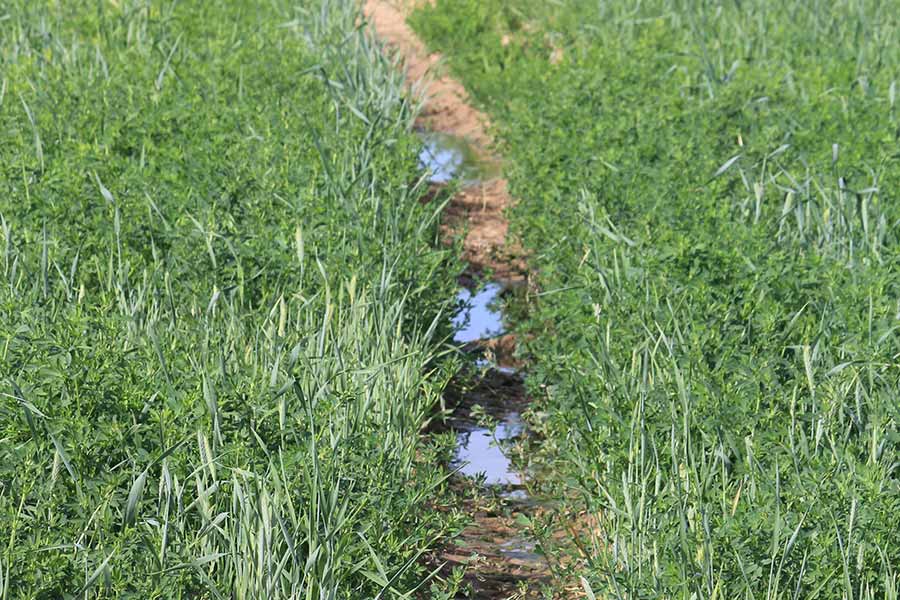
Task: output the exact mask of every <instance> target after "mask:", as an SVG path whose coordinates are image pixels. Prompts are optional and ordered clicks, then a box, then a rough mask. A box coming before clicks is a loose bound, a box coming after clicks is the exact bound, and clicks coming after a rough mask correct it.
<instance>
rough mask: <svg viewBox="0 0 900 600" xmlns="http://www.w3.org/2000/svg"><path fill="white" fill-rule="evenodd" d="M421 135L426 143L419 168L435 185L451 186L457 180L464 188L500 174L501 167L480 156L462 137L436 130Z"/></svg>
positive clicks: (421, 132)
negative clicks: (448, 184) (449, 184)
mask: <svg viewBox="0 0 900 600" xmlns="http://www.w3.org/2000/svg"><path fill="white" fill-rule="evenodd" d="M419 136H420V137H421V138H422V142H423V143H424V145H423V147H422V151H421V152H420V153H419V167H420V168H421V169H422V170H423V171H426V172H427V173H428V180H429V181H430V182H431V183H435V184H447V183H450V182H451V181H454V180H455V181H459V182H461V183H462V184H463V185H475V184H477V183H479V182H482V181H487V180H489V179H493V178H495V177H497V176H499V174H500V168H499V166H498V165H496V164H493V163H492V162H490V161H489V160H485V159H484V158H481V157H479V156H478V154H477V153H476V152H475V151H474V150H473V148H472V146H471V145H470V144H469V143H468V142H467V141H466V140H465V139H463V138H461V137H457V136H453V135H449V134H446V133H436V132H432V131H420V132H419Z"/></svg>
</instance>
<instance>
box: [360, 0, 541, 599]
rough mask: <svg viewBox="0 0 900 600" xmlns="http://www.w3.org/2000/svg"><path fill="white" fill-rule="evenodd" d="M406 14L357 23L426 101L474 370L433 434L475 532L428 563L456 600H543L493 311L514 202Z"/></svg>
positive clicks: (374, 10)
mask: <svg viewBox="0 0 900 600" xmlns="http://www.w3.org/2000/svg"><path fill="white" fill-rule="evenodd" d="M411 8H412V6H411V5H410V2H409V1H408V0H407V1H406V2H404V0H367V1H366V2H365V5H364V13H365V15H366V18H367V20H368V22H369V24H370V25H371V26H372V27H373V28H374V31H375V33H376V35H377V36H378V37H379V38H380V39H381V40H382V41H383V42H384V43H385V44H386V46H387V48H388V51H390V52H396V53H398V54H399V55H400V57H401V59H402V65H403V68H404V69H405V75H406V78H407V82H408V84H409V86H410V87H411V88H412V90H413V92H414V93H419V92H422V91H424V93H425V96H424V97H425V102H424V108H423V111H422V113H421V116H420V118H419V120H418V121H417V124H416V125H417V128H419V129H420V133H421V135H422V136H423V142H424V144H423V145H424V149H423V152H422V155H421V156H420V163H421V166H422V168H423V170H426V171H427V172H428V177H429V179H430V181H431V184H432V186H433V190H440V189H441V188H442V187H443V186H447V185H452V186H454V188H452V189H457V190H458V192H457V193H455V194H454V196H453V197H452V199H451V200H450V203H449V205H448V207H447V209H446V211H445V213H444V218H445V221H444V225H443V226H442V233H443V236H444V238H445V239H446V240H448V241H449V240H452V239H454V238H457V237H460V236H462V238H463V243H462V246H463V250H462V252H463V255H462V258H463V260H464V261H466V262H467V263H468V269H467V271H466V274H465V275H464V277H463V278H462V279H461V283H462V284H463V285H464V286H465V287H464V288H463V289H462V290H461V291H460V300H462V301H463V302H464V303H465V304H466V305H467V308H465V309H464V310H463V311H461V312H460V314H458V315H456V317H455V318H454V324H455V325H456V328H457V334H456V341H457V342H458V343H459V344H460V346H461V348H462V349H463V351H465V352H469V353H471V354H473V360H472V365H473V368H472V369H470V370H468V371H467V372H466V373H463V374H462V375H461V376H460V378H459V379H458V380H457V381H455V382H453V383H452V384H451V386H450V389H448V391H447V398H446V399H447V401H448V405H449V406H450V407H452V408H453V412H452V414H451V416H450V417H449V418H448V419H447V420H446V421H444V422H442V423H438V424H435V425H434V427H435V428H437V429H450V430H452V431H453V432H454V433H455V434H456V436H457V450H456V455H455V457H454V459H453V461H452V462H451V465H450V467H451V468H455V469H456V470H457V473H456V474H455V476H454V479H453V482H454V486H455V487H456V489H457V493H458V496H459V498H460V503H461V504H462V506H461V508H462V510H464V511H466V512H467V513H468V514H469V515H470V516H471V517H472V523H471V525H470V526H469V527H467V528H466V529H465V530H464V531H463V532H462V534H461V535H460V536H459V537H458V538H457V539H455V540H454V542H453V543H452V544H451V545H450V546H448V547H446V548H443V549H441V550H440V551H439V552H437V553H436V554H435V555H434V556H432V557H431V561H432V562H433V563H435V564H437V565H442V572H443V573H444V574H445V575H449V574H450V572H451V571H452V570H453V569H454V568H458V567H465V579H464V581H465V583H466V584H467V588H468V589H466V590H463V593H465V594H466V595H465V596H461V597H467V598H485V599H487V598H490V599H518V598H521V599H525V598H541V597H542V595H541V589H542V587H544V586H546V585H547V584H548V582H549V575H550V570H549V566H548V564H547V561H546V559H545V558H544V556H543V555H542V553H541V552H540V548H539V547H538V545H537V544H536V543H535V541H534V540H532V539H530V538H529V536H528V533H527V527H525V526H523V525H522V522H523V521H527V519H528V518H529V517H530V516H532V515H533V514H534V513H535V512H536V511H539V510H540V506H539V503H538V502H536V501H535V500H534V499H532V498H530V497H529V495H528V492H527V490H526V486H525V483H526V480H527V476H528V474H527V473H524V472H519V470H518V469H517V468H516V465H515V464H514V462H513V461H511V460H510V458H509V457H510V447H511V446H512V445H513V444H516V443H517V442H518V441H519V440H520V439H521V438H522V436H525V435H527V430H526V427H525V426H524V424H523V422H522V419H521V415H522V412H523V411H525V410H526V408H527V406H528V403H529V399H528V397H527V394H526V392H525V387H524V385H523V380H522V375H521V372H520V369H521V368H522V366H523V365H522V364H520V363H519V362H518V361H517V360H515V359H514V358H513V357H514V353H515V340H516V338H515V336H514V335H510V334H507V333H506V331H505V327H504V323H503V316H502V301H500V299H501V296H502V294H503V293H504V291H505V290H507V289H509V288H511V287H514V286H518V285H522V284H523V283H525V282H526V271H525V261H524V255H523V252H522V249H521V247H519V246H517V245H516V244H514V243H512V242H511V241H510V240H509V239H508V238H507V234H508V229H509V224H508V221H507V219H506V216H505V211H506V210H507V208H508V207H509V206H510V205H511V204H512V198H511V197H510V195H509V191H508V185H507V182H506V180H505V179H504V178H503V177H502V175H501V173H502V165H503V161H502V160H501V158H500V157H499V156H497V155H495V154H494V153H493V148H494V142H493V139H492V138H491V136H490V134H489V123H488V120H487V117H486V116H485V115H484V114H483V113H481V112H480V111H478V110H477V109H475V108H474V107H473V106H472V105H471V103H470V102H469V98H468V94H467V93H466V90H465V88H464V87H463V86H462V85H461V84H460V83H459V82H458V81H456V80H455V79H453V78H452V77H450V76H449V75H448V74H447V73H446V71H445V70H443V69H442V67H441V57H440V56H439V55H438V54H434V53H430V52H428V50H427V49H426V47H425V46H424V44H423V43H422V42H421V41H420V40H419V39H418V38H417V37H416V35H415V34H414V33H413V31H412V30H411V29H410V27H409V26H408V25H407V24H406V16H407V14H408V13H409V10H410V9H411ZM485 281H487V282H488V283H487V284H484V282H485Z"/></svg>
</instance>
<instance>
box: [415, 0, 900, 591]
mask: <svg viewBox="0 0 900 600" xmlns="http://www.w3.org/2000/svg"><path fill="white" fill-rule="evenodd" d="M898 15H900V5H898V4H897V2H893V1H888V2H875V1H870V0H848V1H843V2H834V3H822V2H794V1H789V2H782V3H772V2H766V1H764V0H759V1H756V0H751V1H745V2H740V3H738V2H726V3H719V4H711V3H706V2H700V1H695V0H685V1H680V2H679V1H674V0H651V1H643V2H619V3H597V2H586V1H581V0H568V1H562V2H552V3H551V2H538V1H537V0H513V1H511V2H501V1H500V0H488V1H478V2H476V1H475V0H462V1H453V2H451V1H449V0H438V2H437V3H436V4H435V5H434V6H433V7H426V8H423V9H421V10H420V11H419V12H418V13H416V15H414V17H413V24H414V26H415V27H416V29H417V30H418V31H419V32H420V33H421V34H422V35H423V37H425V39H426V40H427V41H428V43H429V44H430V45H431V47H433V48H434V49H435V50H440V51H442V52H444V53H445V55H446V57H447V59H448V62H449V66H450V68H451V70H453V71H454V72H455V73H456V74H457V75H458V76H460V77H461V78H462V80H463V82H464V83H465V85H466V86H467V88H468V89H469V90H470V91H471V92H472V93H473V96H474V98H475V99H476V101H478V102H479V103H481V104H482V105H483V106H484V107H486V108H487V109H488V110H489V111H490V113H491V115H492V117H493V120H494V122H495V123H496V127H497V130H498V136H499V138H500V139H501V145H502V149H503V151H504V152H505V153H506V155H507V156H508V157H509V159H510V163H511V166H510V168H509V177H510V179H511V187H512V192H513V194H514V195H515V196H517V197H518V198H519V199H520V202H519V204H518V206H517V208H516V209H515V210H514V212H513V215H512V218H513V222H514V228H515V231H516V232H517V233H518V234H519V235H520V236H521V237H522V238H523V240H524V242H525V244H526V246H528V247H529V248H530V251H531V260H532V265H533V268H534V270H535V273H536V276H537V278H538V282H539V284H540V287H541V288H542V290H543V293H542V295H540V296H539V297H532V298H531V303H530V305H529V307H528V309H529V311H530V316H529V317H528V318H527V320H526V321H525V322H523V324H522V329H523V330H525V331H527V332H528V333H530V334H533V336H529V337H525V338H524V339H530V340H532V341H531V342H529V343H528V344H527V347H526V349H525V352H527V353H528V354H530V355H532V356H533V357H534V360H535V365H534V367H533V369H532V375H531V384H532V389H533V390H534V391H535V394H536V396H537V403H538V404H537V407H536V410H535V415H534V420H533V422H534V426H535V427H536V428H537V429H538V430H539V431H540V432H541V433H542V434H543V436H544V439H543V442H542V452H541V456H540V460H541V461H542V463H543V465H542V466H543V467H544V468H545V469H546V472H548V473H552V474H553V476H552V477H551V478H550V480H549V481H548V482H547V486H548V491H549V492H551V493H556V494H558V495H559V496H561V497H563V498H565V499H566V502H567V503H569V505H570V507H571V508H572V509H573V510H578V509H585V508H586V509H587V510H588V511H589V512H590V513H591V514H593V515H596V517H597V518H598V519H599V528H598V531H597V532H596V535H593V536H587V535H586V536H585V537H584V539H580V540H579V541H578V542H579V545H580V549H578V548H575V549H571V551H572V552H574V553H575V554H576V555H578V556H579V558H581V559H582V562H580V563H576V564H577V565H579V566H578V567H577V568H576V567H573V571H575V573H574V574H575V575H577V576H583V577H585V582H586V585H587V586H589V587H590V588H592V589H593V592H594V593H595V594H596V595H597V597H598V598H600V597H615V598H638V597H641V598H685V599H687V598H710V599H712V598H896V597H897V589H898V574H897V565H898V564H900V554H898V548H900V529H898V528H897V526H896V522H897V520H896V514H897V512H898V509H900V474H898V470H897V464H898V463H897V461H896V456H897V449H898V442H900V428H898V424H900V408H898V407H900V405H898V401H897V399H898V397H900V371H898V367H897V365H898V356H900V338H898V336H897V330H898V324H900V312H898V307H900V304H898V302H900V301H898V290H900V272H898V265H900V261H898V259H900V246H898V241H900V240H898V236H897V227H898V222H900V206H898V197H897V190H898V189H900V162H898V159H900V152H898V147H900V145H898V138H900V119H898V116H900V115H898V111H900V106H898V98H897V88H898V80H900V21H898ZM504 36H508V37H507V38H506V43H504ZM560 51H561V52H562V60H561V61H559V62H558V64H553V63H554V62H556V58H558V57H559V56H560ZM551 58H553V59H554V60H553V61H551ZM542 384H543V385H546V386H547V387H546V391H543V390H544V388H543V387H541V385H542ZM570 546H571V544H570ZM557 551H558V552H564V551H565V550H563V549H558V550H557ZM560 569H562V567H560Z"/></svg>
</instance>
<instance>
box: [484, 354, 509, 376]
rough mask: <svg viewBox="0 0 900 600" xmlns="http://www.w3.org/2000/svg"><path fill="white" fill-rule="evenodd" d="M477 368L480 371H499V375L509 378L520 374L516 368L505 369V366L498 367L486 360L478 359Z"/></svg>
mask: <svg viewBox="0 0 900 600" xmlns="http://www.w3.org/2000/svg"><path fill="white" fill-rule="evenodd" d="M475 366H476V367H477V368H479V369H490V370H491V371H497V372H498V373H502V374H504V375H509V376H512V375H515V374H517V373H518V372H519V370H518V369H517V368H515V367H505V366H503V365H498V364H496V363H493V362H491V361H489V360H488V359H486V358H476V359H475Z"/></svg>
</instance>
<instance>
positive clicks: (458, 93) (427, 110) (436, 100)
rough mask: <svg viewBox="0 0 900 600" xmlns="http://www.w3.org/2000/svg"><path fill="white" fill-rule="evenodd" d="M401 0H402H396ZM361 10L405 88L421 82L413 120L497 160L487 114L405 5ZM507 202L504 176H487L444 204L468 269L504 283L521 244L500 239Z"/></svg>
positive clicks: (516, 275)
mask: <svg viewBox="0 0 900 600" xmlns="http://www.w3.org/2000/svg"><path fill="white" fill-rule="evenodd" d="M401 2H402V0H401ZM364 12H365V15H366V17H367V19H368V20H369V23H371V25H372V26H373V27H374V29H375V32H376V34H377V35H378V37H379V38H380V39H381V40H382V41H383V42H384V43H385V44H386V45H387V46H388V47H389V48H390V49H391V50H392V51H395V52H397V53H398V54H399V55H400V56H401V58H402V59H403V67H404V69H405V70H406V73H405V75H406V80H407V82H408V83H409V85H410V87H412V88H416V87H418V86H422V85H423V84H424V85H425V86H426V87H425V91H426V94H427V100H426V102H425V105H424V110H423V111H422V114H421V115H420V116H419V120H418V123H417V124H418V125H419V126H421V127H422V128H423V129H426V130H428V131H434V132H438V133H445V134H448V135H452V136H455V137H459V138H463V139H465V140H466V141H467V142H468V143H469V145H470V146H471V148H472V149H473V150H474V151H475V152H476V153H478V154H479V157H480V158H481V159H482V160H484V161H485V162H492V163H501V162H502V160H501V158H500V157H499V156H496V155H495V154H493V152H492V151H491V149H492V147H493V139H492V138H491V136H490V134H489V133H488V125H489V122H488V118H487V116H486V115H485V114H484V113H482V112H481V111H479V110H478V109H476V108H474V107H473V106H472V105H471V104H470V103H469V97H468V94H467V93H466V90H465V88H464V87H463V86H462V84H461V83H459V82H458V81H457V80H455V79H454V78H452V77H450V76H449V75H447V74H446V73H445V72H442V69H441V68H440V61H441V56H440V54H437V53H430V52H428V49H427V48H426V47H425V45H424V44H423V43H422V42H421V41H420V40H419V38H418V37H417V36H416V34H415V33H414V32H413V30H412V29H411V28H410V27H409V25H407V24H406V16H407V14H408V8H407V6H406V4H404V5H402V6H401V4H400V3H399V2H398V1H397V0H394V1H391V0H367V1H366V3H365V7H364ZM510 203H511V198H510V195H509V191H508V189H507V182H506V179H504V178H502V177H497V178H492V179H488V180H485V181H481V182H477V183H476V184H474V185H472V186H469V187H466V188H465V189H463V190H462V191H461V192H460V193H459V194H458V195H457V196H456V197H455V198H453V200H452V202H451V203H450V205H449V206H448V208H447V216H448V223H449V225H450V226H449V228H448V230H447V231H445V234H446V235H447V237H448V238H450V237H452V236H453V235H455V234H457V233H461V232H462V231H463V230H465V231H466V232H467V233H466V237H465V241H464V248H463V258H464V259H465V260H466V261H467V262H468V263H469V264H470V268H471V270H472V272H473V273H485V272H487V271H491V272H492V273H493V278H494V279H495V280H496V281H498V282H500V283H504V284H510V283H518V282H521V281H522V280H523V278H524V276H523V274H524V261H523V260H522V252H521V249H519V248H516V247H515V246H512V245H511V244H509V243H508V240H507V239H506V234H507V230H508V229H509V223H508V222H507V220H506V218H505V216H504V211H505V210H506V207H507V206H509V205H510Z"/></svg>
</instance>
